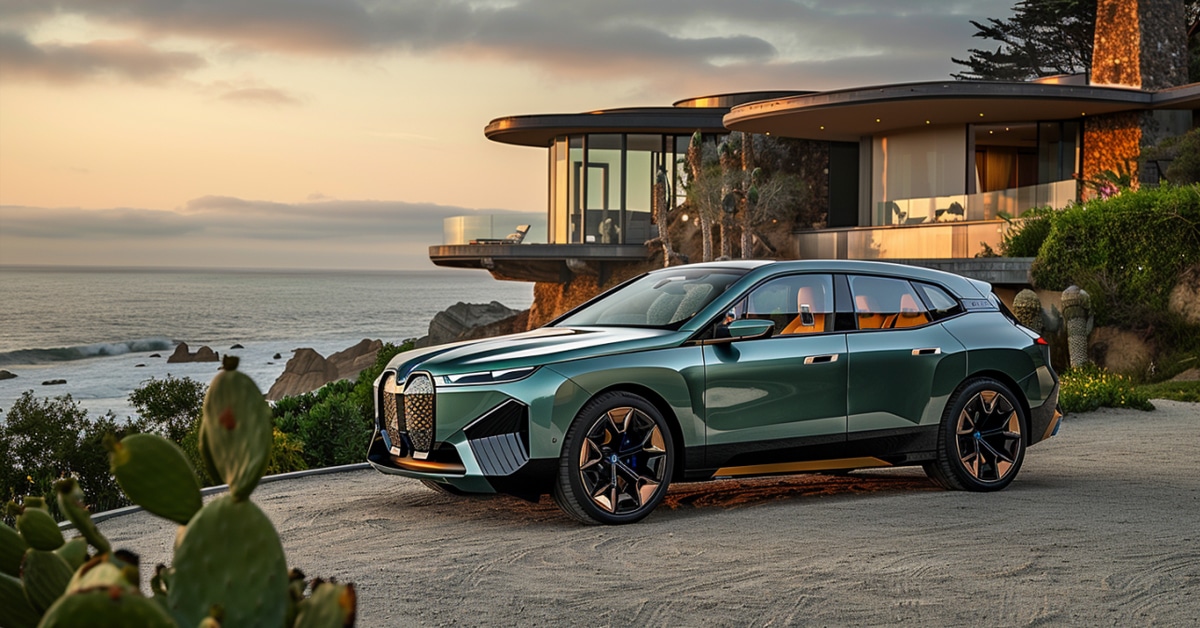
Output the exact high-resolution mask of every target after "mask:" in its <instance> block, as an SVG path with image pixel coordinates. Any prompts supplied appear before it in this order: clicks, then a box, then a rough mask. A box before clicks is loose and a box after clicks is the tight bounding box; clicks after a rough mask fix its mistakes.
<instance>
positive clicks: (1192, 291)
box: [1167, 265, 1200, 325]
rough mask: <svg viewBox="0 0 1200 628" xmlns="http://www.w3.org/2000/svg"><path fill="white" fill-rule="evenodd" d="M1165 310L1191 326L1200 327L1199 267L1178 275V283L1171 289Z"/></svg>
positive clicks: (1193, 267)
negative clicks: (1181, 318)
mask: <svg viewBox="0 0 1200 628" xmlns="http://www.w3.org/2000/svg"><path fill="white" fill-rule="evenodd" d="M1167 309H1169V310H1171V312H1173V313H1175V314H1178V315H1179V316H1182V317H1183V318H1184V319H1185V320H1187V321H1188V322H1189V323H1192V324H1193V325H1200V265H1197V266H1192V267H1191V268H1189V269H1187V270H1185V271H1184V272H1183V273H1181V274H1180V275H1179V281H1178V282H1177V283H1176V284H1175V287H1174V288H1172V289H1171V296H1170V301H1168V303H1167Z"/></svg>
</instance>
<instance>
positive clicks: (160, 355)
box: [149, 353, 162, 358]
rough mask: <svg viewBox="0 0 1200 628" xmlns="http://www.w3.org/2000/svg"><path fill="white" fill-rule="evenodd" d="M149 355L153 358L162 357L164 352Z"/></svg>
mask: <svg viewBox="0 0 1200 628" xmlns="http://www.w3.org/2000/svg"><path fill="white" fill-rule="evenodd" d="M149 357H151V358H161V357H162V354H161V353H151V354H150V356H149Z"/></svg>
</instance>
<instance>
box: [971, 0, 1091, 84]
mask: <svg viewBox="0 0 1200 628" xmlns="http://www.w3.org/2000/svg"><path fill="white" fill-rule="evenodd" d="M971 24H972V25H973V26H974V27H975V28H976V29H978V32H976V33H975V37H979V38H981V39H989V40H992V41H996V42H1000V45H999V46H997V47H996V49H995V50H981V49H978V48H972V49H970V50H969V52H970V53H971V56H970V57H969V58H967V59H965V60H964V59H955V58H953V57H951V58H950V60H951V61H953V62H954V63H957V64H959V65H963V66H966V67H967V68H969V70H967V71H965V72H960V73H957V74H951V76H953V77H954V78H956V79H959V80H986V81H1027V80H1030V79H1034V78H1039V77H1043V76H1053V75H1055V74H1078V73H1080V72H1086V71H1088V70H1089V69H1090V68H1091V67H1092V43H1093V39H1094V35H1095V32H1096V0H1022V1H1021V2H1018V3H1017V4H1016V5H1015V6H1014V7H1013V16H1012V17H1011V18H1008V19H1007V20H998V19H995V18H989V19H988V21H987V24H981V23H979V22H976V21H975V20H971Z"/></svg>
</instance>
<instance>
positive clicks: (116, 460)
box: [108, 434, 201, 524]
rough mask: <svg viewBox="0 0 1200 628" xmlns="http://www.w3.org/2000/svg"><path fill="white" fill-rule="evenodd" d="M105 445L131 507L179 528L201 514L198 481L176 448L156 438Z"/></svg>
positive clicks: (149, 436) (139, 436)
mask: <svg viewBox="0 0 1200 628" xmlns="http://www.w3.org/2000/svg"><path fill="white" fill-rule="evenodd" d="M108 445H109V459H110V462H111V463H112V472H113V475H115V476H116V478H117V483H118V484H120V485H121V490H123V491H125V494H126V495H128V496H129V499H130V500H131V501H133V503H135V504H137V505H139V506H141V507H142V508H145V509H146V510H148V511H150V512H152V513H154V514H156V515H158V516H160V517H163V518H165V519H170V520H171V521H174V522H176V523H182V524H186V523H187V522H188V520H190V519H191V518H192V515H194V514H196V511H197V510H200V505H201V498H200V480H199V479H198V478H197V477H196V472H195V471H193V470H192V465H191V463H190V462H188V459H187V455H186V454H184V453H183V450H182V449H180V448H179V446H178V445H176V444H175V443H172V442H171V441H169V440H167V439H165V438H163V437H161V436H158V435H157V434H133V435H132V436H126V437H125V438H123V439H121V442H119V443H108Z"/></svg>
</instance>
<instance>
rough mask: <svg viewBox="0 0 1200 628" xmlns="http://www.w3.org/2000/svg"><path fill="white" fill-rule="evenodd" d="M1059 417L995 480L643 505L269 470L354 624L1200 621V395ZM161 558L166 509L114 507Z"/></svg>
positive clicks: (740, 486)
mask: <svg viewBox="0 0 1200 628" xmlns="http://www.w3.org/2000/svg"><path fill="white" fill-rule="evenodd" d="M1155 404H1156V405H1157V406H1158V408H1159V409H1158V410H1156V411H1155V412H1149V413H1146V412H1138V411H1128V410H1122V411H1114V410H1102V411H1099V412H1094V413H1089V414H1083V415H1075V416H1072V417H1069V419H1068V422H1067V423H1066V424H1065V426H1064V428H1063V431H1062V432H1061V433H1060V435H1059V436H1058V437H1057V438H1054V439H1052V440H1050V441H1048V442H1046V443H1043V444H1040V445H1037V446H1036V447H1034V448H1032V449H1031V450H1030V452H1029V453H1030V455H1029V456H1028V457H1027V458H1026V461H1025V467H1024V469H1023V470H1022V471H1021V475H1020V477H1018V478H1017V480H1016V482H1015V483H1014V484H1013V485H1012V486H1011V487H1009V488H1008V489H1007V490H1005V491H1002V492H999V493H993V494H969V493H957V492H947V491H942V490H938V489H935V488H933V487H932V486H931V485H930V484H929V482H928V481H927V480H926V479H925V477H924V475H923V474H922V473H921V472H920V471H919V470H912V469H903V470H892V471H876V472H863V473H859V474H855V475H853V476H850V477H828V476H821V475H812V476H795V477H786V478H770V479H759V480H751V481H725V482H716V483H707V484H691V485H677V486H674V487H672V489H671V492H670V494H669V496H668V502H667V503H666V504H664V505H663V506H661V507H660V508H659V509H658V510H657V511H656V512H655V513H654V514H653V515H651V516H650V517H649V518H648V519H646V520H645V521H644V522H642V523H640V524H636V525H632V526H624V527H584V526H580V525H577V524H575V523H572V522H571V521H570V520H568V519H567V518H566V517H565V516H563V515H561V514H560V513H559V512H558V510H557V509H555V507H554V506H553V504H552V502H551V500H549V499H544V500H543V501H542V503H540V504H530V503H527V502H523V501H520V500H517V499H512V498H507V497H497V498H488V499H466V500H463V499H456V498H451V497H446V496H442V495H438V494H435V493H432V492H430V491H428V490H427V489H425V488H423V487H422V486H421V485H420V484H418V483H417V482H415V481H407V480H402V479H397V478H393V477H387V476H383V475H380V474H378V473H376V472H374V471H359V472H352V473H344V474H339V475H326V476H317V477H311V478H305V479H301V480H294V481H285V482H277V483H272V484H267V485H263V486H260V487H259V489H258V490H257V491H256V492H255V497H256V499H257V501H258V502H259V504H260V505H262V506H263V508H264V510H266V512H267V514H268V515H269V516H270V517H271V518H272V520H274V521H275V523H276V525H277V527H278V528H279V529H280V530H281V532H282V535H283V539H284V546H285V548H286V550H287V553H288V559H289V563H290V564H292V565H294V566H298V567H300V568H301V569H303V570H304V571H305V572H307V573H308V574H310V575H322V576H334V577H336V578H338V579H339V580H343V581H345V580H349V581H353V582H355V583H356V585H357V587H358V591H359V613H360V616H359V617H360V624H359V625H362V626H379V625H384V626H387V625H395V626H399V625H465V626H473V625H485V624H487V625H567V624H571V625H584V624H587V625H617V626H628V625H645V624H649V625H665V626H713V625H729V626H744V625H761V626H766V625H772V626H779V625H838V626H840V625H881V624H893V623H897V622H904V623H911V624H917V623H921V624H925V625H953V624H958V625H966V624H973V625H985V626H1009V625H1028V624H1056V625H1057V624H1078V625H1116V626H1128V625H1145V624H1154V625H1173V626H1185V625H1188V626H1194V625H1197V624H1200V404H1186V403H1175V402H1169V401H1156V402H1155ZM101 527H102V528H103V529H104V531H105V532H106V533H107V534H109V535H110V537H111V538H112V539H113V541H114V545H116V546H118V547H126V548H129V549H131V550H133V551H135V552H138V553H139V554H141V555H142V558H143V561H144V562H146V563H148V564H150V565H153V564H154V563H156V562H163V561H168V560H169V558H170V555H169V548H170V545H171V543H172V540H173V538H174V529H173V527H172V526H171V525H170V524H167V523H165V522H163V521H162V520H159V519H156V518H154V517H152V516H150V515H147V514H145V513H137V514H132V515H127V516H124V517H119V518H116V519H112V520H109V521H107V522H104V523H103V524H102V525H101Z"/></svg>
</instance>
